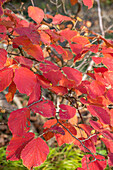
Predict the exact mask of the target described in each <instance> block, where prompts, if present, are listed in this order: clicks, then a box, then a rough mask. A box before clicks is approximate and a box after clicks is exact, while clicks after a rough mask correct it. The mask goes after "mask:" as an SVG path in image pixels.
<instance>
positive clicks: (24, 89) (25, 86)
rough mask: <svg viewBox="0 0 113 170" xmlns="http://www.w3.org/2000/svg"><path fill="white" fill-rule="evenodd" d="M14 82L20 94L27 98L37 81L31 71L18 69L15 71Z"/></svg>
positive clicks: (23, 68) (22, 68)
mask: <svg viewBox="0 0 113 170" xmlns="http://www.w3.org/2000/svg"><path fill="white" fill-rule="evenodd" d="M14 82H15V84H16V87H17V89H18V90H19V92H20V93H25V94H27V95H28V96H29V95H30V94H31V92H32V90H33V87H34V86H35V84H36V82H37V81H36V76H35V74H34V73H33V72H32V71H31V70H29V69H28V68H25V67H19V68H18V69H16V70H15V77H14Z"/></svg>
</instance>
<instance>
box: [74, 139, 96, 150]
mask: <svg viewBox="0 0 113 170" xmlns="http://www.w3.org/2000/svg"><path fill="white" fill-rule="evenodd" d="M79 140H85V141H84V142H83V144H84V145H85V147H86V148H88V149H89V150H90V151H91V152H93V153H96V148H95V145H94V143H93V141H92V140H90V139H89V140H86V138H83V137H82V138H79ZM74 144H75V145H77V146H79V148H80V149H81V150H82V151H84V152H89V151H88V150H87V149H86V148H85V147H83V146H82V145H81V143H80V142H79V141H78V140H75V141H74Z"/></svg>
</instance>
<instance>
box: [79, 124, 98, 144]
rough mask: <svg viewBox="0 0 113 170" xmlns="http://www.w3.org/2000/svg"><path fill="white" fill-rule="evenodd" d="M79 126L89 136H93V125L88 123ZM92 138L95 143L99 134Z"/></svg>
mask: <svg viewBox="0 0 113 170" xmlns="http://www.w3.org/2000/svg"><path fill="white" fill-rule="evenodd" d="M79 126H80V127H81V128H82V129H83V130H84V131H85V132H86V133H87V135H88V136H91V131H92V130H93V128H92V127H90V126H89V125H86V124H80V125H79ZM90 140H92V141H93V142H94V143H96V142H97V135H95V136H93V137H91V138H90Z"/></svg>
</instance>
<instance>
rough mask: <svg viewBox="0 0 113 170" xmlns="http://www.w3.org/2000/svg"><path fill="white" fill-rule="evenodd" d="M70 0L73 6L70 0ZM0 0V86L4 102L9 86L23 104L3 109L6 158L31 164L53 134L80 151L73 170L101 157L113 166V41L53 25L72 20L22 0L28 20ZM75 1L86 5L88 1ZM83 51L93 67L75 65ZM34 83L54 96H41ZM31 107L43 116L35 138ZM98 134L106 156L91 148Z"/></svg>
mask: <svg viewBox="0 0 113 170" xmlns="http://www.w3.org/2000/svg"><path fill="white" fill-rule="evenodd" d="M70 2H71V4H72V5H75V4H76V3H77V0H75V1H74V0H70ZM3 3H4V1H2V0H1V1H0V5H1V9H0V15H1V17H0V41H1V43H2V44H5V46H7V48H5V49H3V48H0V91H1V92H2V91H3V90H5V89H6V88H7V87H9V88H8V93H7V94H6V99H7V101H8V102H11V101H12V100H13V97H14V94H15V93H16V91H17V90H18V91H19V92H20V93H24V94H26V95H27V96H29V101H28V105H27V106H26V107H24V108H22V109H18V110H15V111H13V112H11V113H10V116H9V119H8V126H9V129H10V131H11V132H12V139H11V141H10V142H9V145H8V146H7V151H6V155H7V160H12V161H14V160H19V159H22V160H23V164H24V165H25V166H26V167H27V168H28V169H32V168H33V167H36V166H39V165H41V164H42V163H43V162H44V161H45V160H46V158H47V155H48V154H49V147H48V145H47V143H46V141H48V140H49V139H51V138H52V137H53V136H55V138H56V140H57V142H58V145H59V146H61V145H63V144H64V143H74V144H75V145H77V146H78V147H79V148H80V149H81V150H82V151H84V152H86V153H88V154H87V155H85V156H84V157H83V159H82V168H78V170H80V169H81V170H82V169H83V170H86V169H89V170H93V169H98V170H103V169H105V167H106V165H107V163H108V164H109V166H113V110H112V109H109V106H111V105H112V104H113V58H112V57H113V42H112V41H108V40H106V39H104V38H103V37H102V36H101V35H98V34H96V33H93V32H88V30H85V31H86V32H87V36H85V35H83V34H81V32H80V30H76V29H72V28H70V27H69V28H68V27H67V28H64V29H60V25H61V24H62V23H64V24H65V23H66V22H67V21H70V22H72V23H74V24H75V22H76V19H74V18H71V17H69V16H63V15H60V14H57V15H55V16H51V15H48V14H45V13H44V11H43V10H42V9H40V8H38V7H33V6H29V7H28V16H29V17H30V18H31V19H32V20H33V22H29V21H27V20H24V19H20V18H19V17H18V16H16V14H14V13H13V12H12V11H10V10H8V9H4V10H3V8H2V5H3ZM83 3H84V4H85V5H86V6H88V8H91V7H92V6H93V1H92V0H83ZM48 19H50V20H51V22H47V21H48ZM10 48H11V49H10ZM86 56H89V57H90V61H91V62H93V67H92V69H91V70H90V71H87V72H85V73H84V72H80V71H79V70H78V69H77V66H76V64H77V62H78V61H82V60H84V59H86ZM89 64H90V63H89ZM84 76H87V79H84ZM42 89H45V90H47V91H49V92H51V94H52V95H53V96H56V98H58V99H59V102H58V103H56V102H54V100H52V98H51V99H50V98H49V99H48V98H46V96H44V94H43V93H42ZM61 99H62V100H63V99H65V101H67V102H62V100H61ZM81 107H83V108H87V110H88V111H89V112H90V114H91V118H90V120H89V124H85V123H84V120H83V117H82V114H81ZM31 112H33V113H34V114H35V113H38V114H40V115H41V116H43V117H45V118H47V121H46V122H45V124H44V129H43V134H41V135H39V137H35V134H34V133H32V132H30V113H31ZM78 115H79V116H78ZM78 117H80V119H81V122H80V123H79V124H78ZM98 141H102V142H103V143H104V144H105V145H106V148H107V150H108V157H107V158H105V157H104V156H102V155H98V154H97V153H96V144H97V143H98Z"/></svg>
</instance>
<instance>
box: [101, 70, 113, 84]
mask: <svg viewBox="0 0 113 170" xmlns="http://www.w3.org/2000/svg"><path fill="white" fill-rule="evenodd" d="M103 75H104V79H105V81H107V82H108V83H109V85H111V86H113V71H106V72H104V74H103Z"/></svg>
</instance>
